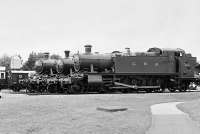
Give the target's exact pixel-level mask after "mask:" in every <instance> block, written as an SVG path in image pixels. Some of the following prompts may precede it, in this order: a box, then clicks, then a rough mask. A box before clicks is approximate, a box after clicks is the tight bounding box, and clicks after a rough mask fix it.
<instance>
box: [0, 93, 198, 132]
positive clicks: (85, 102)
mask: <svg viewBox="0 0 200 134" xmlns="http://www.w3.org/2000/svg"><path fill="white" fill-rule="evenodd" d="M197 98H200V93H199V92H198V93H194V92H192V93H166V94H153V93H152V94H89V95H37V96H28V95H23V94H20V95H19V94H6V93H2V99H0V118H1V120H0V134H79V133H82V134H111V133H115V134H144V133H145V131H146V130H147V129H148V128H149V127H150V125H151V112H150V105H152V104H156V103H162V102H170V101H190V100H193V99H197ZM102 109H103V110H102Z"/></svg>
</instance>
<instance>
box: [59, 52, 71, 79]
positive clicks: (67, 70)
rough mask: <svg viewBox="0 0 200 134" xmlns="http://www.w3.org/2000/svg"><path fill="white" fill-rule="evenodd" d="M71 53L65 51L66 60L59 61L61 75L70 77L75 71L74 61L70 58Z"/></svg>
mask: <svg viewBox="0 0 200 134" xmlns="http://www.w3.org/2000/svg"><path fill="white" fill-rule="evenodd" d="M69 53H70V51H65V58H63V59H60V60H58V62H57V71H58V73H60V74H64V75H68V74H72V72H73V71H74V61H73V59H72V57H69Z"/></svg>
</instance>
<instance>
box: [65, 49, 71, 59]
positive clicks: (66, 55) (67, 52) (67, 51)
mask: <svg viewBox="0 0 200 134" xmlns="http://www.w3.org/2000/svg"><path fill="white" fill-rule="evenodd" d="M69 53H70V51H69V50H65V58H68V57H69Z"/></svg>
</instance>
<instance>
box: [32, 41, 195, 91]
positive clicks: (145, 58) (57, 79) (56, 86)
mask: <svg viewBox="0 0 200 134" xmlns="http://www.w3.org/2000/svg"><path fill="white" fill-rule="evenodd" d="M91 48H92V46H91V45H86V46H85V53H82V54H80V53H78V54H74V55H73V56H69V51H65V58H63V59H60V60H57V61H54V62H52V60H50V59H48V58H46V59H43V60H42V61H40V64H38V62H36V68H40V69H39V70H40V71H38V73H39V74H40V77H41V76H42V77H43V76H44V75H49V74H51V75H49V77H46V79H45V81H46V86H45V87H46V89H45V90H43V91H46V92H58V91H60V92H66V93H88V92H113V91H121V92H132V91H141V90H143V91H146V92H152V91H153V92H163V91H164V90H165V89H166V88H167V89H168V90H169V91H171V92H174V91H176V90H178V91H181V92H182V91H186V90H187V89H188V88H189V85H190V83H191V82H195V81H196V78H195V66H196V64H197V61H196V57H192V56H191V54H188V53H186V52H185V51H184V50H182V49H159V48H150V49H149V50H148V51H147V52H140V53H139V52H137V53H131V52H130V49H129V48H126V49H127V52H126V53H119V52H117V53H116V51H115V52H114V53H111V54H99V53H92V52H91ZM50 79H51V80H50ZM43 81H44V80H43ZM47 81H53V82H52V83H53V84H49V83H50V82H47ZM49 85H51V86H49ZM39 88H40V87H39ZM32 90H34V89H33V88H32Z"/></svg>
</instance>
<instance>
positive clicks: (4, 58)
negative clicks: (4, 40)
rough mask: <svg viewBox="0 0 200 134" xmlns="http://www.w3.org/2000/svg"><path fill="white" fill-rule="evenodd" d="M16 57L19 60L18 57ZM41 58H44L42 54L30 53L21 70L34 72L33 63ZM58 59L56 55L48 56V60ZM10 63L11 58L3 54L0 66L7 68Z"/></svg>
mask: <svg viewBox="0 0 200 134" xmlns="http://www.w3.org/2000/svg"><path fill="white" fill-rule="evenodd" d="M18 56H19V57H20V58H21V56H20V55H18ZM42 58H44V55H43V53H36V52H31V53H30V54H29V57H28V59H27V61H25V62H24V64H23V66H22V70H34V65H35V62H36V61H37V60H39V59H42ZM60 58H61V56H60V55H57V54H52V55H50V59H60ZM10 62H11V56H8V55H7V54H4V55H3V56H1V57H0V66H4V67H6V68H9V67H10Z"/></svg>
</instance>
